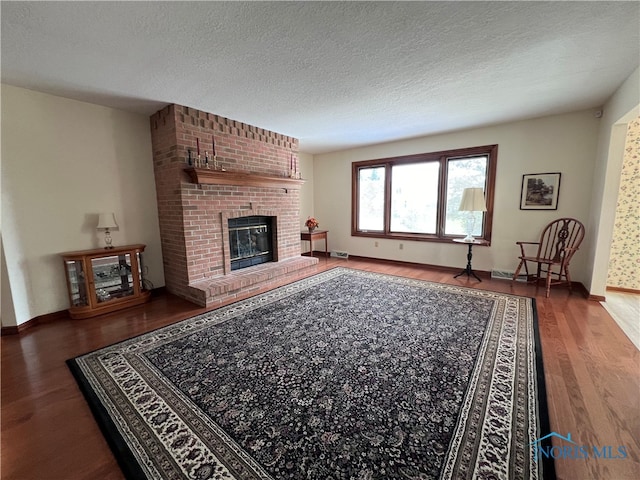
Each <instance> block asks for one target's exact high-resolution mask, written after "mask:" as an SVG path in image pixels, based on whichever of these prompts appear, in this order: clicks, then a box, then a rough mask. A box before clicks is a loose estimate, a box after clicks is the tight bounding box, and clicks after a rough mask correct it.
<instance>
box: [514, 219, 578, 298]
mask: <svg viewBox="0 0 640 480" xmlns="http://www.w3.org/2000/svg"><path fill="white" fill-rule="evenodd" d="M583 238H584V225H583V224H582V223H581V222H580V221H578V220H576V219H575V218H559V219H558V220H554V221H553V222H551V223H550V224H549V225H547V226H546V227H545V228H544V230H543V231H542V235H540V241H538V242H516V244H517V245H519V246H520V252H521V255H520V256H519V257H518V258H519V259H520V263H519V264H518V268H516V271H515V273H514V275H513V279H512V281H515V280H516V279H517V278H518V275H519V274H520V270H521V269H522V267H523V266H524V271H525V273H526V275H527V281H528V282H535V283H538V282H539V281H540V280H541V279H542V278H544V279H545V282H546V296H547V297H549V293H550V290H551V286H552V285H559V284H568V286H569V291H571V274H570V272H569V264H570V263H571V259H572V258H573V255H574V254H575V253H576V252H577V251H578V248H579V247H580V244H581V243H582V239H583ZM533 245H537V246H538V248H537V252H536V253H535V255H531V254H529V255H527V252H526V250H530V253H531V252H532V251H533V248H532V246H533ZM525 247H527V248H526V249H525ZM527 262H532V263H536V264H537V269H536V273H535V274H531V273H529V268H528V267H527ZM543 274H544V276H543ZM553 277H556V278H555V279H554V278H553Z"/></svg>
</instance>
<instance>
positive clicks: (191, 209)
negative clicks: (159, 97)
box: [151, 105, 318, 306]
mask: <svg viewBox="0 0 640 480" xmlns="http://www.w3.org/2000/svg"><path fill="white" fill-rule="evenodd" d="M151 139H152V147H153V163H154V172H155V180H156V191H157V197H158V216H159V223H160V236H161V242H162V254H163V261H164V270H165V282H166V287H167V290H168V291H169V292H171V293H174V294H176V295H178V296H180V297H182V298H186V299H188V300H190V301H193V302H194V303H197V304H198V305H202V306H212V305H216V304H218V303H221V302H223V301H226V300H228V299H230V298H235V297H237V296H239V295H244V294H246V293H247V292H251V291H255V290H258V289H261V288H264V287H266V286H269V285H270V284H275V283H278V282H281V281H282V280H286V279H287V278H288V277H291V278H293V277H295V276H299V274H300V273H301V271H302V270H304V269H307V268H311V267H313V265H315V264H316V263H317V262H318V259H316V258H311V257H302V256H301V255H300V253H301V250H300V185H299V183H298V184H297V185H291V186H287V187H286V188H283V187H282V186H278V185H273V186H271V185H269V184H268V185H262V184H261V183H260V182H240V181H237V180H233V181H227V182H223V181H220V184H204V182H203V183H201V184H197V183H192V181H193V180H192V179H191V178H190V177H189V175H187V173H186V172H185V169H186V168H188V164H187V163H186V162H187V158H188V150H191V154H192V157H193V158H195V157H196V156H197V144H198V143H199V146H200V155H201V158H202V159H204V156H205V152H207V154H208V155H209V156H210V157H211V153H212V150H213V148H212V147H213V141H214V139H215V152H216V156H217V158H216V159H217V162H218V169H219V170H222V169H224V170H225V171H226V172H228V177H229V178H232V179H237V178H242V177H243V175H233V172H240V173H243V174H245V175H244V176H247V174H250V175H251V178H259V177H260V176H261V175H264V176H268V177H269V178H273V177H281V178H285V177H286V176H288V174H289V169H290V165H291V160H292V158H295V157H297V153H298V140H297V139H295V138H292V137H287V136H285V135H281V134H278V133H274V132H270V131H267V130H264V129H261V128H257V127H253V126H251V125H246V124H243V123H240V122H236V121H234V120H229V119H227V118H224V117H220V116H218V115H213V114H211V113H206V112H201V111H199V110H195V109H192V108H189V107H183V106H178V105H170V106H168V107H166V108H164V109H162V110H161V111H159V112H157V113H155V114H154V115H153V116H152V117H151ZM209 168H210V169H213V168H214V163H213V159H212V158H210V161H209ZM224 175H226V173H225V174H222V173H221V176H223V177H224ZM254 176H255V177H254ZM214 182H215V180H214ZM229 183H231V184H229ZM236 183H237V184H236ZM254 185H260V186H254ZM249 215H264V216H273V217H275V230H276V242H275V245H274V261H273V262H269V263H266V264H263V265H257V266H254V267H249V268H246V269H242V270H236V271H233V272H231V269H230V259H229V240H228V238H229V234H228V219H229V218H236V217H242V216H249Z"/></svg>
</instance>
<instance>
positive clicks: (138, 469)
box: [68, 268, 554, 480]
mask: <svg viewBox="0 0 640 480" xmlns="http://www.w3.org/2000/svg"><path fill="white" fill-rule="evenodd" d="M536 322H537V320H536V314H535V304H534V300H532V299H530V298H525V297H518V296H513V295H506V294H501V293H495V292H489V291H482V290H474V289H468V288H462V287H455V286H450V285H444V284H436V283H429V282H424V281H420V280H412V279H407V278H401V277H394V276H389V275H381V274H376V273H370V272H364V271H357V270H351V269H347V268H335V269H333V270H329V271H327V272H324V273H321V274H318V275H315V276H313V277H311V278H307V279H304V280H301V281H298V282H295V283H292V284H290V285H286V286H284V287H280V288H277V289H275V290H272V291H269V292H267V293H264V294H261V295H258V296H255V297H252V298H249V299H247V300H243V301H240V302H237V303H234V304H232V305H229V306H226V307H223V308H219V309H217V310H214V311H211V312H208V313H205V314H202V315H199V316H197V317H194V318H191V319H188V320H185V321H182V322H179V323H176V324H174V325H170V326H167V327H164V328H162V329H159V330H156V331H153V332H150V333H147V334H144V335H141V336H139V337H136V338H132V339H130V340H126V341H124V342H121V343H118V344H116V345H112V346H110V347H106V348H103V349H101V350H98V351H95V352H92V353H88V354H86V355H83V356H80V357H77V358H75V359H71V360H69V361H68V364H69V366H70V368H71V370H72V372H73V374H74V375H75V377H76V379H77V380H78V383H79V385H80V388H81V389H82V391H83V393H84V394H85V396H86V398H87V400H88V402H89V404H90V406H91V408H92V410H93V412H94V415H95V416H96V418H97V420H98V423H99V424H100V426H101V428H102V430H103V432H104V434H105V436H106V437H107V439H108V441H109V444H110V446H111V448H112V449H113V451H114V453H115V454H116V457H117V458H118V461H119V463H120V465H121V467H122V469H123V471H124V473H125V475H126V476H127V477H128V478H159V479H161V478H162V479H164V478H166V479H180V478H188V479H203V480H204V479H239V480H240V479H242V480H244V479H316V480H333V479H335V480H338V479H354V480H355V479H358V480H372V479H403V480H406V479H413V480H424V479H456V480H457V479H465V478H468V479H472V478H473V479H475V478H485V479H512V478H520V479H540V478H543V477H544V478H553V477H554V472H553V464H552V463H542V461H540V463H537V462H536V459H535V456H534V453H535V442H536V441H537V439H538V438H540V437H543V436H545V435H546V434H548V433H549V427H548V418H547V413H546V400H545V392H544V377H543V374H542V363H541V355H540V350H539V342H537V341H536V339H537V336H538V334H537V325H536Z"/></svg>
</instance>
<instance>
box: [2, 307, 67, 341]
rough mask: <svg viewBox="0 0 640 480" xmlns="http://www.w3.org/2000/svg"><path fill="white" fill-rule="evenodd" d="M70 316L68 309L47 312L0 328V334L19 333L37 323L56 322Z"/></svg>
mask: <svg viewBox="0 0 640 480" xmlns="http://www.w3.org/2000/svg"><path fill="white" fill-rule="evenodd" d="M67 318H69V312H67V311H66V310H60V311H58V312H52V313H45V314H44V315H38V316H37V317H34V318H32V319H31V320H27V321H26V322H24V323H21V324H20V325H12V326H8V327H2V328H1V329H0V335H1V336H4V335H17V334H19V333H22V332H24V331H25V330H27V329H28V328H31V327H35V326H36V325H42V324H43V323H47V322H55V321H56V320H63V319H67Z"/></svg>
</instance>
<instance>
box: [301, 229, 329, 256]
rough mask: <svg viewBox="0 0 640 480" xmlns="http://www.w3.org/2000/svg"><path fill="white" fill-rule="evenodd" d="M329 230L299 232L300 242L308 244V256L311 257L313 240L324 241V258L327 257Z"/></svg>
mask: <svg viewBox="0 0 640 480" xmlns="http://www.w3.org/2000/svg"><path fill="white" fill-rule="evenodd" d="M327 233H329V230H317V229H316V230H314V231H313V232H300V240H307V241H308V242H309V256H310V257H313V242H314V241H315V240H324V256H325V257H328V256H329V241H328V240H327Z"/></svg>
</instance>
